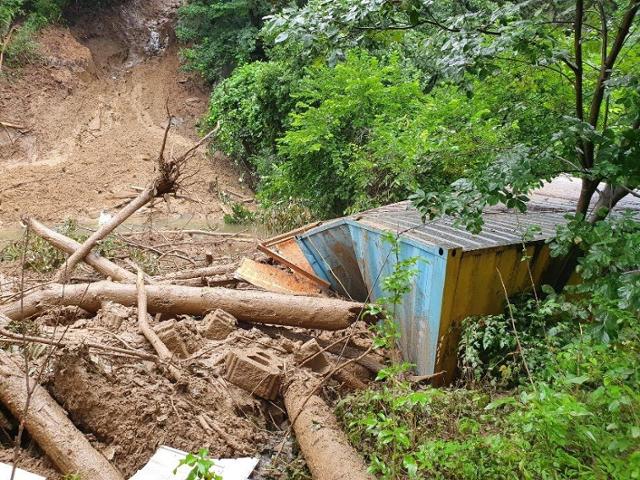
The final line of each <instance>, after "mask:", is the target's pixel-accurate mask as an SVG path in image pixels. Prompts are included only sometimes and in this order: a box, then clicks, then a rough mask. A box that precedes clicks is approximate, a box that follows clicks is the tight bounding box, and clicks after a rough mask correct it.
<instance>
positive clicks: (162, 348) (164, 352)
mask: <svg viewBox="0 0 640 480" xmlns="http://www.w3.org/2000/svg"><path fill="white" fill-rule="evenodd" d="M136 288H137V291H138V292H137V293H138V329H139V330H140V333H142V335H144V337H145V338H146V339H147V340H148V341H149V343H150V344H151V346H152V347H153V349H154V350H155V351H156V353H157V354H158V356H159V357H160V358H161V359H162V360H170V359H171V358H172V356H173V355H171V352H170V351H169V349H168V348H167V346H166V345H165V344H164V342H163V341H162V340H160V337H158V335H157V334H156V332H154V331H153V329H152V328H151V327H150V326H149V321H148V320H147V291H146V289H145V286H144V273H142V270H140V269H138V278H137V281H136ZM169 375H170V376H171V378H172V379H173V380H175V381H176V382H177V381H179V380H180V376H181V375H180V370H178V369H177V368H176V367H174V366H169Z"/></svg>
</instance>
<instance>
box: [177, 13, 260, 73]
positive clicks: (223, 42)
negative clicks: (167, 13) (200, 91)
mask: <svg viewBox="0 0 640 480" xmlns="http://www.w3.org/2000/svg"><path fill="white" fill-rule="evenodd" d="M270 7H271V6H270V3H268V2H266V1H264V0H255V1H254V0H215V1H213V2H211V1H206V0H191V1H189V2H188V3H187V4H186V5H184V6H182V7H181V8H180V10H179V11H178V15H179V21H178V25H177V27H176V35H177V36H178V38H179V39H180V40H181V41H183V42H187V43H189V44H190V46H189V47H187V48H185V49H183V50H182V52H181V54H182V57H183V59H184V61H185V67H186V68H187V69H188V70H193V71H197V72H199V73H200V74H201V75H202V76H203V77H204V78H206V79H207V80H209V81H211V82H213V81H216V80H219V79H221V78H222V77H224V76H225V75H224V74H225V72H230V71H231V70H232V69H233V68H234V67H235V66H237V65H242V64H243V63H245V62H248V61H249V60H256V59H259V58H262V57H263V53H262V46H261V44H260V41H259V39H258V33H259V31H260V27H261V26H262V17H264V16H265V15H266V14H267V13H269V11H270Z"/></svg>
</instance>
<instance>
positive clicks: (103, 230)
mask: <svg viewBox="0 0 640 480" xmlns="http://www.w3.org/2000/svg"><path fill="white" fill-rule="evenodd" d="M154 193H155V186H154V185H153V184H152V185H150V186H148V187H147V188H145V189H144V190H143V191H142V192H140V193H139V194H138V196H137V197H136V198H134V199H133V200H131V202H129V203H128V204H127V205H126V206H125V207H124V208H123V209H122V210H120V211H119V212H118V213H117V215H114V216H113V218H111V220H110V221H109V222H107V223H105V224H104V225H102V226H101V227H100V228H98V230H96V231H95V232H94V233H93V234H91V236H90V237H89V238H87V239H86V240H85V241H84V243H83V244H82V245H81V246H80V247H79V248H78V249H76V251H75V252H73V254H71V256H70V257H69V258H67V260H66V262H64V264H63V265H62V266H61V267H60V268H59V269H58V271H57V272H56V275H55V280H56V281H57V282H65V281H66V280H67V279H68V278H69V276H70V275H71V274H72V273H73V270H74V269H75V267H76V265H77V264H78V263H79V262H81V261H82V260H83V259H84V258H85V257H86V256H87V255H88V254H89V252H90V251H91V249H92V248H93V247H95V245H96V244H97V243H98V242H99V241H100V240H102V239H103V238H105V237H106V236H107V235H109V234H110V233H111V232H113V231H114V230H115V229H116V228H117V227H118V226H119V225H120V224H121V223H122V222H124V221H125V220H126V219H127V218H129V217H130V216H131V215H133V214H134V213H135V212H136V211H138V209H140V208H142V207H143V206H144V205H146V204H147V203H149V202H150V201H151V200H152V199H153V197H154Z"/></svg>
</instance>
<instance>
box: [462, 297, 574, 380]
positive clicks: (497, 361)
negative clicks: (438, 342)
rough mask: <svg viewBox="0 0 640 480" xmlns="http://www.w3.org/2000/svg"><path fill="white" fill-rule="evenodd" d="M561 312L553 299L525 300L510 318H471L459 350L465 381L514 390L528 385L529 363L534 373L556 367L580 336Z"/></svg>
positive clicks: (507, 316)
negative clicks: (556, 359) (559, 356)
mask: <svg viewBox="0 0 640 480" xmlns="http://www.w3.org/2000/svg"><path fill="white" fill-rule="evenodd" d="M564 306H565V305H562V307H564ZM559 307H560V305H558V304H557V303H555V302H552V300H551V299H548V300H545V302H544V303H543V304H542V305H540V304H539V303H538V302H536V301H534V300H533V299H523V300H522V301H520V302H516V303H514V304H512V306H511V309H510V311H511V312H510V313H509V312H506V313H504V314H501V315H488V316H484V317H469V318H467V319H465V320H464V322H463V324H462V331H463V334H462V338H461V340H460V345H459V351H460V356H459V363H460V365H459V367H460V373H461V376H462V377H463V378H464V379H465V380H466V381H467V382H468V383H469V384H473V383H475V384H490V385H492V386H495V387H500V388H512V387H513V386H516V385H518V384H520V383H522V384H525V383H526V382H527V381H528V379H527V376H526V369H525V367H524V362H526V364H527V366H528V368H529V369H530V370H533V371H542V370H544V369H545V368H546V367H547V366H548V365H552V364H553V362H554V355H555V354H557V352H558V350H559V349H560V348H561V347H562V346H564V345H566V343H567V341H568V340H567V339H568V338H573V337H575V336H576V335H579V325H578V324H577V323H573V322H566V321H565V322H562V321H559V320H558V318H556V317H554V316H553V315H554V314H556V313H557V311H559V310H561V308H559ZM511 315H513V322H512V321H511ZM518 341H519V342H520V346H518ZM520 348H522V350H520ZM523 352H524V355H525V356H524V357H523Z"/></svg>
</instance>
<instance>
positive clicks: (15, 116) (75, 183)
mask: <svg viewBox="0 0 640 480" xmlns="http://www.w3.org/2000/svg"><path fill="white" fill-rule="evenodd" d="M176 6H177V5H176V3H175V2H170V1H167V0H154V1H146V2H143V1H135V0H134V1H127V2H123V3H121V4H119V5H117V6H116V7H113V8H111V9H109V10H103V11H94V12H89V13H81V14H78V13H77V12H72V14H70V15H69V18H70V19H71V18H73V19H74V20H73V23H71V20H70V21H69V22H70V23H69V25H68V26H67V27H61V26H56V27H49V28H47V29H46V30H45V31H44V32H42V34H41V35H40V38H39V43H40V51H41V56H42V60H41V65H30V66H27V67H25V68H23V69H21V70H20V71H17V72H12V73H13V74H12V75H11V76H10V77H9V78H3V79H0V121H4V122H12V123H16V124H20V125H23V126H24V127H25V128H24V129H22V130H19V129H12V128H0V169H1V175H0V229H3V228H4V229H10V228H12V227H14V226H16V225H17V222H18V220H19V217H20V215H21V214H23V213H27V214H32V215H36V216H37V217H39V218H41V219H43V220H46V221H49V222H57V221H61V220H63V219H64V218H67V217H74V218H78V219H81V220H90V219H95V218H97V217H98V216H99V214H100V211H101V210H103V209H104V210H109V209H113V208H114V207H115V206H116V205H118V204H120V203H122V202H123V201H125V200H126V197H127V195H132V194H134V193H135V189H133V188H132V187H136V186H138V187H139V186H143V185H145V183H146V182H147V180H148V179H149V178H150V177H151V176H152V174H153V166H154V163H153V160H154V159H155V158H156V156H157V153H158V150H159V146H160V140H161V138H162V134H163V129H164V126H165V125H166V113H165V103H166V104H167V105H168V107H169V109H170V111H171V113H172V114H173V115H174V116H175V121H174V125H175V128H173V129H172V134H171V136H170V139H169V143H168V150H169V151H173V152H176V153H179V152H181V151H183V150H184V149H186V148H188V147H189V146H190V145H192V144H193V142H194V141H195V140H197V138H198V137H197V135H196V128H195V125H196V122H197V121H198V120H199V119H200V118H201V117H202V115H203V113H204V112H205V110H206V102H207V90H208V89H207V88H206V87H205V86H204V85H202V84H201V83H200V82H199V80H198V79H196V78H192V77H191V76H189V75H187V74H185V73H183V72H180V70H179V67H180V65H179V60H178V57H177V51H178V48H177V47H176V45H175V40H174V38H173V30H172V24H173V22H174V19H175V9H176ZM190 169H191V173H196V172H197V174H196V175H195V176H194V177H193V179H192V180H191V182H190V183H192V184H191V185H189V186H187V188H186V190H185V191H184V192H183V194H184V195H185V196H186V197H188V198H189V199H190V201H189V200H185V199H178V200H176V201H173V202H171V204H170V205H169V206H167V205H166V204H164V203H160V204H158V205H157V207H156V210H159V211H160V213H159V218H179V217H180V215H181V214H182V215H183V216H186V212H190V213H189V215H188V216H186V217H185V218H186V219H188V218H190V217H191V216H192V215H194V212H195V215H196V216H197V217H200V218H203V217H206V219H207V221H208V222H210V223H216V222H217V221H219V219H220V217H221V216H222V211H221V208H220V202H219V200H218V195H217V192H216V191H215V188H214V185H220V186H222V187H223V188H224V189H225V190H227V191H231V192H235V193H238V194H242V195H244V196H250V195H251V194H250V192H249V191H248V190H247V189H245V188H244V187H243V185H242V184H241V183H240V182H239V175H238V172H236V171H235V169H234V167H233V165H232V164H231V163H230V162H229V161H228V160H226V159H224V158H223V157H222V156H218V155H216V156H214V157H212V156H211V155H207V154H205V153H204V152H201V153H200V154H199V155H198V156H197V157H196V158H195V159H194V160H193V162H192V164H191V166H190ZM216 179H217V182H216ZM169 212H170V214H169Z"/></svg>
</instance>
